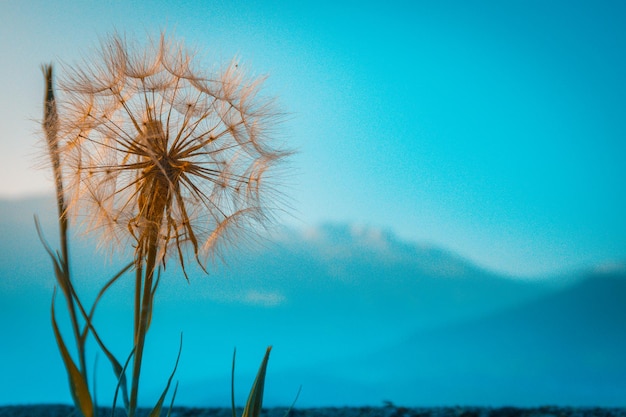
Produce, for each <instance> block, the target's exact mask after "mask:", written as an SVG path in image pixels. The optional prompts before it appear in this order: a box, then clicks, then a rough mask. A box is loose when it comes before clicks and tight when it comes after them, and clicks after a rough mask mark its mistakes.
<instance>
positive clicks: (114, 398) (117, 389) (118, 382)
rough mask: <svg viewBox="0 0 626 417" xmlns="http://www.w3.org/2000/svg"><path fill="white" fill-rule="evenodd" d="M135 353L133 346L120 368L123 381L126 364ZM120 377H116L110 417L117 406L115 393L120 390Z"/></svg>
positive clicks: (112, 416) (113, 415) (113, 416)
mask: <svg viewBox="0 0 626 417" xmlns="http://www.w3.org/2000/svg"><path fill="white" fill-rule="evenodd" d="M134 354H135V348H133V350H131V351H130V354H129V355H128V358H126V362H125V363H124V367H123V368H122V372H121V373H122V376H124V381H126V379H125V378H126V368H128V364H129V363H130V358H132V357H133V355H134ZM121 382H122V380H121V378H118V380H117V385H116V386H115V394H114V395H113V405H112V406H111V417H115V407H116V406H117V394H118V393H119V391H120V385H121ZM125 406H126V412H127V413H128V411H129V410H128V405H127V404H125Z"/></svg>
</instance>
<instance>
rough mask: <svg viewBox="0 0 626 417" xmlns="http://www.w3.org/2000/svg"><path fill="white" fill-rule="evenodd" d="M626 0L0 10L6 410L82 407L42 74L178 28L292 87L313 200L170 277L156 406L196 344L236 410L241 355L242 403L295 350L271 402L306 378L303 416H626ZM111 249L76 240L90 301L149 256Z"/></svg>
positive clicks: (106, 4)
mask: <svg viewBox="0 0 626 417" xmlns="http://www.w3.org/2000/svg"><path fill="white" fill-rule="evenodd" d="M624 7H625V6H624V5H623V4H621V3H620V2H609V1H605V2H591V1H577V2H565V1H563V2H561V1H553V2H548V3H546V2H539V1H536V2H535V1H510V2H506V3H503V2H497V1H475V2H465V1H437V2H434V1H433V2H430V1H418V2H401V1H391V2H389V1H388V2H377V1H370V2H367V1H365V2H325V1H317V2H299V3H298V4H297V5H296V4H292V3H290V2H281V1H263V2H260V1H259V2H256V1H246V2H243V1H232V2H227V1H185V2H181V1H178V2H169V1H151V2H148V1H138V2H133V3H132V5H131V4H130V3H125V2H118V1H100V2H78V1H76V2H71V1H59V2H55V3H54V4H52V3H49V2H43V1H24V2H0V16H1V18H2V25H0V53H1V54H2V57H3V65H1V66H0V79H2V80H3V88H2V95H1V96H0V149H1V152H0V214H1V218H0V247H1V251H0V331H1V332H2V335H3V336H2V338H1V339H0V340H1V341H0V370H2V373H3V378H2V379H0V404H22V403H45V402H70V401H71V400H70V396H69V394H68V390H67V388H66V385H67V384H66V377H65V374H64V370H63V366H62V362H61V359H60V356H59V354H58V352H57V351H56V346H55V343H54V340H53V335H52V331H51V328H50V317H49V313H50V302H51V297H52V291H53V285H54V283H53V275H52V268H51V265H50V264H49V260H48V259H46V256H47V255H46V254H45V252H44V250H43V248H42V246H41V244H40V243H39V241H38V239H37V236H36V233H35V229H34V225H33V220H32V216H33V214H35V213H37V214H39V216H41V217H42V221H43V224H44V229H45V231H46V235H47V236H48V239H49V240H50V242H51V243H52V244H53V245H54V244H55V242H56V241H55V239H56V233H57V232H56V223H55V215H56V213H55V205H54V201H53V197H52V195H53V185H52V182H51V173H50V172H48V170H47V169H46V168H44V169H39V168H38V167H39V166H41V165H42V161H44V160H45V157H46V156H45V154H44V153H43V148H44V147H43V144H42V142H41V140H42V133H41V131H40V124H39V120H40V119H41V114H42V101H43V77H42V74H41V70H40V66H41V65H42V64H43V63H49V62H52V63H54V64H55V66H56V70H57V72H58V73H61V72H62V71H63V64H74V63H77V62H79V61H80V60H81V59H82V58H83V57H89V56H93V51H94V49H95V48H97V47H98V45H99V39H101V38H103V37H105V36H106V35H107V34H110V33H111V32H112V31H118V32H120V33H123V34H126V35H127V36H129V37H145V36H146V34H155V33H158V32H159V31H160V30H162V29H165V30H167V31H168V33H171V34H173V35H174V36H176V37H177V38H180V39H182V40H184V41H185V42H186V44H187V45H188V46H190V47H192V48H196V49H197V50H199V51H200V52H201V53H200V54H199V59H200V60H201V62H204V63H206V65H207V66H208V67H212V66H219V65H222V64H226V63H228V62H230V61H231V59H233V57H236V59H237V62H241V63H242V64H244V65H245V66H247V67H248V68H250V69H251V70H252V72H253V73H254V74H258V75H265V74H267V75H268V76H269V78H268V79H267V82H266V84H265V92H266V93H267V94H269V95H273V96H276V97H277V98H278V103H279V104H280V106H281V108H282V109H283V110H284V111H285V112H287V113H288V114H289V117H288V119H287V121H286V122H285V123H284V124H283V126H282V127H281V136H280V139H281V140H285V141H286V142H287V143H288V144H289V146H290V147H292V148H294V149H296V150H297V151H298V153H297V154H296V155H295V156H294V157H293V158H292V159H291V162H290V166H291V169H290V176H289V177H286V178H284V183H285V185H286V186H285V189H284V193H285V194H286V195H287V196H288V198H289V199H290V201H291V206H292V210H291V211H290V212H289V213H286V214H282V213H279V225H280V226H279V227H278V228H277V230H275V232H274V233H273V234H272V235H271V236H268V238H267V239H266V240H265V241H263V242H262V244H261V245H259V246H252V247H250V248H248V249H246V250H245V251H243V252H232V253H230V254H228V256H226V257H225V264H223V263H219V264H216V265H213V267H212V269H211V270H210V271H209V276H204V275H203V274H202V273H201V272H200V271H195V270H194V271H192V273H191V280H190V281H191V282H190V283H189V284H188V283H187V282H186V281H185V280H184V277H183V276H182V274H181V272H180V271H179V270H177V269H176V268H175V267H174V266H173V265H172V267H171V268H170V267H168V270H167V273H166V276H165V277H164V285H163V287H162V289H161V294H159V295H158V296H157V304H156V306H155V318H154V327H153V328H152V329H151V333H150V336H149V337H150V339H149V340H148V343H149V345H148V349H149V351H148V352H147V355H148V356H147V358H146V367H145V372H144V374H143V375H144V380H143V381H145V383H144V387H145V389H144V401H145V403H146V404H149V403H151V402H153V401H154V399H155V398H157V397H158V395H159V393H160V389H161V388H162V387H163V386H164V384H165V382H166V380H167V376H168V375H169V370H170V369H171V367H172V366H173V363H174V360H175V356H176V352H177V349H178V341H179V334H180V332H181V331H182V332H183V334H184V348H183V356H182V359H181V365H180V368H179V372H178V374H177V375H178V378H179V380H180V383H181V387H180V389H179V394H178V399H179V402H180V403H181V405H224V406H227V405H228V404H229V398H230V397H229V396H230V391H229V388H230V382H229V379H230V361H231V355H232V349H233V348H234V346H237V347H238V370H239V372H238V379H237V384H238V385H237V386H238V393H239V396H240V401H241V402H243V401H244V399H245V395H246V394H247V389H248V388H249V386H250V384H251V383H252V379H253V377H254V373H255V371H256V367H257V366H258V364H259V363H260V360H261V358H262V356H263V353H264V349H265V347H266V346H267V345H270V344H272V345H274V350H273V352H272V357H271V359H270V369H269V373H268V380H267V384H268V385H267V388H266V397H267V403H268V404H270V405H271V404H273V405H287V404H290V403H291V401H292V400H293V398H294V397H295V395H296V392H297V390H298V387H299V386H300V385H302V386H303V388H302V394H301V396H300V399H299V401H298V405H299V406H317V405H359V404H370V405H380V404H382V402H383V401H385V400H388V401H393V402H394V403H397V404H403V405H454V404H466V405H493V406H497V405H520V406H529V405H538V404H563V405H568V404H569V405H604V406H615V405H621V406H623V405H626V404H625V403H624V401H625V400H624V398H625V397H624V392H626V356H625V355H624V354H623V352H625V351H626V302H625V301H626V217H624V216H623V213H624V212H625V211H626V210H625V209H626V193H625V191H626V187H625V186H626V164H624V163H623V161H624V155H626V152H625V151H626V141H625V140H624V137H625V133H626V127H625V125H624V123H623V120H624V119H625V116H626V105H625V104H624V100H623V97H624V96H625V93H626V91H625V90H626V83H625V82H624V76H623V74H625V73H626V71H625V70H626V48H625V46H626V25H624V19H623V16H624V15H626V13H625V12H626V11H625V10H624ZM96 246H97V243H96V240H95V238H93V237H88V238H86V237H78V236H77V237H76V238H75V239H73V240H72V253H73V260H74V263H75V265H73V267H74V270H75V273H76V276H77V280H78V281H79V288H80V290H81V291H82V293H83V294H85V296H86V297H87V298H89V297H93V296H94V295H95V292H96V291H97V288H98V287H99V285H101V284H102V283H103V282H104V281H105V280H106V279H107V278H108V277H109V276H111V275H112V274H114V273H115V271H116V268H118V267H119V266H120V265H122V264H123V263H125V262H124V259H123V258H124V256H112V257H111V256H105V255H103V254H102V253H100V252H98V251H97V250H96V249H95V247H96ZM129 281H130V280H129ZM131 293H132V283H130V282H126V281H123V282H120V285H119V286H116V287H115V288H114V292H113V293H111V294H109V296H108V297H107V298H106V299H105V300H104V301H103V303H102V306H101V307H102V308H101V309H99V310H98V313H97V315H96V320H98V322H100V323H102V324H100V326H101V327H103V328H104V329H106V331H104V330H103V332H104V333H106V339H107V340H108V341H109V343H110V344H111V346H112V348H113V349H114V351H115V353H116V354H117V355H118V356H119V357H120V358H123V357H125V356H126V355H127V354H128V352H129V349H130V347H129V343H128V342H129V340H130V338H131V336H130V332H131V328H130V323H129V318H130V308H129V304H130V303H129V301H128V300H129V297H130V296H131ZM60 301H61V300H58V301H57V302H58V303H59V306H58V307H59V311H61V309H60V307H61V305H60ZM68 330H69V329H68ZM68 337H69V332H68ZM150 349H151V350H150ZM91 351H92V352H95V348H94V349H92V350H91ZM91 360H93V361H95V357H92V358H91ZM95 366H96V369H97V374H98V376H99V378H100V379H101V381H99V383H98V387H99V390H100V391H101V396H100V398H101V402H102V403H103V404H106V403H107V402H108V401H109V398H110V395H111V393H110V392H111V389H110V387H111V385H112V384H113V382H112V381H113V378H112V376H111V372H110V369H109V365H108V364H106V359H105V358H104V357H102V356H101V357H100V358H99V359H98V361H97V365H95ZM239 375H240V376H239Z"/></svg>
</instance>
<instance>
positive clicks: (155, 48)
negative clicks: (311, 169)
mask: <svg viewBox="0 0 626 417" xmlns="http://www.w3.org/2000/svg"><path fill="white" fill-rule="evenodd" d="M260 86H261V80H259V79H256V80H249V79H248V78H247V77H246V76H245V74H244V73H243V71H242V69H241V68H240V66H239V65H237V64H234V63H233V64H231V65H230V66H228V67H227V68H226V69H225V70H223V71H220V72H219V73H217V74H210V73H206V72H201V71H198V70H197V69H196V68H195V67H194V56H193V54H191V53H189V52H188V51H187V50H186V49H185V48H184V47H183V45H182V44H180V43H176V42H174V41H171V40H169V39H168V38H167V37H166V36H165V35H164V34H161V36H160V37H159V38H158V39H152V40H150V41H149V42H148V43H147V45H139V44H135V43H129V42H127V41H126V40H125V39H124V38H122V37H121V36H119V35H114V36H112V37H110V38H108V39H107V40H105V41H104V42H103V43H102V45H101V50H100V52H99V55H98V56H97V57H96V59H92V60H89V61H88V62H86V63H85V65H84V66H82V67H76V68H68V69H67V73H66V75H65V78H64V79H62V80H61V82H60V92H61V96H60V98H59V100H58V102H59V120H60V129H59V139H58V140H59V143H58V146H57V148H58V152H59V157H60V159H61V161H62V169H63V173H64V178H67V179H68V183H67V184H66V189H67V202H68V203H67V204H68V212H69V213H70V215H71V217H75V218H81V219H83V220H84V223H85V224H86V225H87V229H88V230H89V231H99V232H100V233H101V236H102V239H103V241H106V242H110V243H112V245H113V246H118V245H120V244H121V243H125V242H129V241H130V242H131V244H132V246H133V248H134V259H135V273H136V286H135V324H134V338H135V339H134V347H135V353H134V354H135V357H134V366H133V379H132V384H133V385H132V388H131V400H130V401H131V404H130V410H131V414H132V413H133V410H134V409H135V407H136V399H137V398H136V397H137V387H138V380H139V371H140V367H141V357H142V352H143V344H144V339H145V335H146V332H147V330H148V326H149V323H150V318H151V312H152V303H153V297H154V292H155V291H156V286H157V284H158V279H155V277H156V274H155V271H156V269H157V268H158V267H159V266H161V265H162V266H165V264H166V261H167V259H168V257H169V255H171V254H172V253H175V254H176V258H177V259H178V260H179V262H180V264H181V265H182V267H183V271H184V270H185V259H186V258H187V257H188V255H192V256H193V257H194V258H195V260H196V261H197V262H198V263H199V264H200V265H201V266H202V267H205V266H206V260H207V259H208V258H209V257H212V256H215V255H216V254H218V255H219V253H220V250H221V248H222V244H223V243H225V242H230V241H232V240H233V239H234V238H237V237H239V236H240V234H241V233H243V232H247V231H250V230H251V229H254V228H255V227H256V226H264V225H265V224H266V223H267V221H268V220H271V213H272V210H271V208H273V207H274V201H275V200H274V199H273V198H272V197H274V196H275V194H274V193H272V190H273V188H272V181H271V180H272V178H271V177H270V175H271V172H272V170H273V169H274V167H276V166H278V165H279V163H280V162H282V161H283V160H284V159H285V158H286V157H287V156H288V152H286V151H283V150H280V149H277V148H275V147H274V146H272V144H271V141H272V139H273V136H274V133H275V132H274V126H275V124H276V122H277V121H278V119H280V115H279V114H278V113H277V112H276V111H275V110H274V109H273V106H272V101H271V100H268V99H265V98H263V97H262V96H261V94H260V93H259V89H260ZM185 276H186V273H185Z"/></svg>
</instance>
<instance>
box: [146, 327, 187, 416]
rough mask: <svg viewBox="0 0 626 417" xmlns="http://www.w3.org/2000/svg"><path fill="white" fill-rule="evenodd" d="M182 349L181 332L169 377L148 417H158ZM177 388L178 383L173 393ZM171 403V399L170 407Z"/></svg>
mask: <svg viewBox="0 0 626 417" xmlns="http://www.w3.org/2000/svg"><path fill="white" fill-rule="evenodd" d="M182 351H183V335H182V333H181V335H180V347H179V348H178V357H177V358H176V364H175V365H174V369H173V370H172V373H171V374H170V377H169V379H168V380H167V385H166V386H165V389H164V390H163V393H162V394H161V397H160V398H159V401H157V403H156V405H155V406H154V408H153V409H152V411H151V412H150V414H149V415H148V417H159V416H160V415H161V409H162V408H163V401H165V396H166V395H167V391H168V390H169V389H170V385H171V384H172V378H174V374H175V373H176V368H178V361H179V360H180V354H181V352H182ZM177 390H178V384H177V385H176V390H175V391H174V395H176V391H177ZM173 404H174V400H173V399H172V404H171V405H170V409H171V407H172V405H173Z"/></svg>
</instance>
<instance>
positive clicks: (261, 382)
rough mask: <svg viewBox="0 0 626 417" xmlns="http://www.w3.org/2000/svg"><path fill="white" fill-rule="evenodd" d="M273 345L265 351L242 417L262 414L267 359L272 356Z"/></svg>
mask: <svg viewBox="0 0 626 417" xmlns="http://www.w3.org/2000/svg"><path fill="white" fill-rule="evenodd" d="M271 350H272V347H271V346H268V347H267V350H266V351H265V357H263V362H261V366H260V367H259V372H258V373H257V375H256V379H255V380H254V384H252V389H251V390H250V395H249V396H248V402H247V403H246V407H245V408H244V409H243V414H242V417H258V416H260V415H261V409H262V408H263V389H264V387H265V373H266V371H267V361H268V360H269V358H270V351H271Z"/></svg>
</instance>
